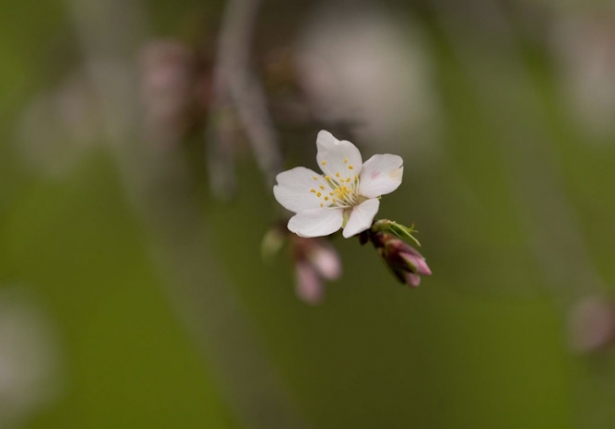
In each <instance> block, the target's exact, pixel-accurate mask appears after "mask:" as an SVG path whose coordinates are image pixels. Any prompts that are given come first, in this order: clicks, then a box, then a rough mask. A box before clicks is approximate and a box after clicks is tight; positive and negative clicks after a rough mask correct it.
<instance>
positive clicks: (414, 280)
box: [370, 232, 431, 287]
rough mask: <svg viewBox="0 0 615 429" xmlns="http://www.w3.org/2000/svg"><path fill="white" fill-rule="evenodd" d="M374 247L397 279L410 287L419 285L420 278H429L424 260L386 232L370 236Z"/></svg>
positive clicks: (407, 245)
mask: <svg viewBox="0 0 615 429" xmlns="http://www.w3.org/2000/svg"><path fill="white" fill-rule="evenodd" d="M370 238H371V241H372V243H373V245H374V247H375V248H376V249H377V250H378V253H380V256H382V259H383V260H384V262H385V263H386V264H387V266H388V267H389V268H390V269H391V271H392V272H393V274H394V275H395V276H396V277H397V279H398V280H399V281H400V282H402V283H405V284H407V285H408V286H411V287H417V286H418V285H419V284H420V283H421V277H420V276H430V275H431V270H430V269H429V266H428V265H427V262H425V258H424V257H423V255H421V254H420V253H419V252H418V251H417V250H416V249H415V248H414V247H412V246H410V245H409V244H407V243H405V242H404V241H402V240H401V239H399V238H397V237H395V236H394V235H392V234H389V233H386V232H376V233H372V234H371V237H370Z"/></svg>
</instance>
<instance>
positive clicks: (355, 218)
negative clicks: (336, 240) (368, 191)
mask: <svg viewBox="0 0 615 429" xmlns="http://www.w3.org/2000/svg"><path fill="white" fill-rule="evenodd" d="M379 207H380V201H379V200H377V199H375V198H374V199H371V200H367V201H363V202H362V203H361V204H359V205H358V206H354V207H353V209H352V212H351V213H350V217H349V218H348V223H346V227H345V228H344V232H343V234H342V235H343V236H344V237H345V238H348V237H352V236H353V235H356V234H358V233H360V232H363V231H365V230H367V229H369V228H370V227H371V226H372V222H373V221H374V216H376V213H378V208H379Z"/></svg>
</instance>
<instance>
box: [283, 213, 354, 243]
mask: <svg viewBox="0 0 615 429" xmlns="http://www.w3.org/2000/svg"><path fill="white" fill-rule="evenodd" d="M343 222H344V210H343V209H327V208H317V209H311V210H305V211H302V212H300V213H297V214H296V215H294V216H293V217H291V218H290V220H289V221H288V229H289V230H290V231H291V232H294V233H295V234H297V235H298V236H299V237H323V236H325V235H329V234H333V233H334V232H335V231H337V230H338V229H340V228H341V227H342V223H343Z"/></svg>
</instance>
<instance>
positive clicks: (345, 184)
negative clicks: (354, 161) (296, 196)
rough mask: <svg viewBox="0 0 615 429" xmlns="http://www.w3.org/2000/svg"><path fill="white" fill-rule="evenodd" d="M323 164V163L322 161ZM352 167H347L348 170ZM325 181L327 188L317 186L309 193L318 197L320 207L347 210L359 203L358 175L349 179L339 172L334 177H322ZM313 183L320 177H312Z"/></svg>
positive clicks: (320, 178)
mask: <svg viewBox="0 0 615 429" xmlns="http://www.w3.org/2000/svg"><path fill="white" fill-rule="evenodd" d="M323 162H324V161H323ZM350 167H352V166H349V169H350V170H352V168H350ZM324 179H325V181H326V182H327V184H328V185H329V188H327V187H326V186H324V185H320V186H318V188H313V189H310V192H311V193H313V194H314V195H315V196H316V197H318V198H319V199H320V200H321V202H320V207H325V206H327V207H336V208H349V207H352V206H355V205H357V204H358V203H359V202H360V197H359V193H358V189H359V175H358V174H355V175H353V176H350V177H343V176H342V174H340V172H336V173H335V177H331V176H324ZM314 180H315V181H320V180H322V176H321V177H317V176H314Z"/></svg>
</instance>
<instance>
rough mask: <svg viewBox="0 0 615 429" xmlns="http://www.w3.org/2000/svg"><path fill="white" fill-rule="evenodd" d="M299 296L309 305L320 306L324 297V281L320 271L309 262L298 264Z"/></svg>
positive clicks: (297, 286)
mask: <svg viewBox="0 0 615 429" xmlns="http://www.w3.org/2000/svg"><path fill="white" fill-rule="evenodd" d="M295 270H296V275H297V285H296V289H295V291H296V293H297V296H298V297H299V298H300V299H301V300H303V301H304V302H306V303H308V304H318V303H320V302H321V301H322V297H323V295H324V287H323V284H322V283H323V281H322V279H321V278H320V276H319V275H318V271H317V270H316V269H315V268H314V267H313V266H312V265H311V264H310V263H309V262H305V261H302V262H297V265H296V267H295Z"/></svg>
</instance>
